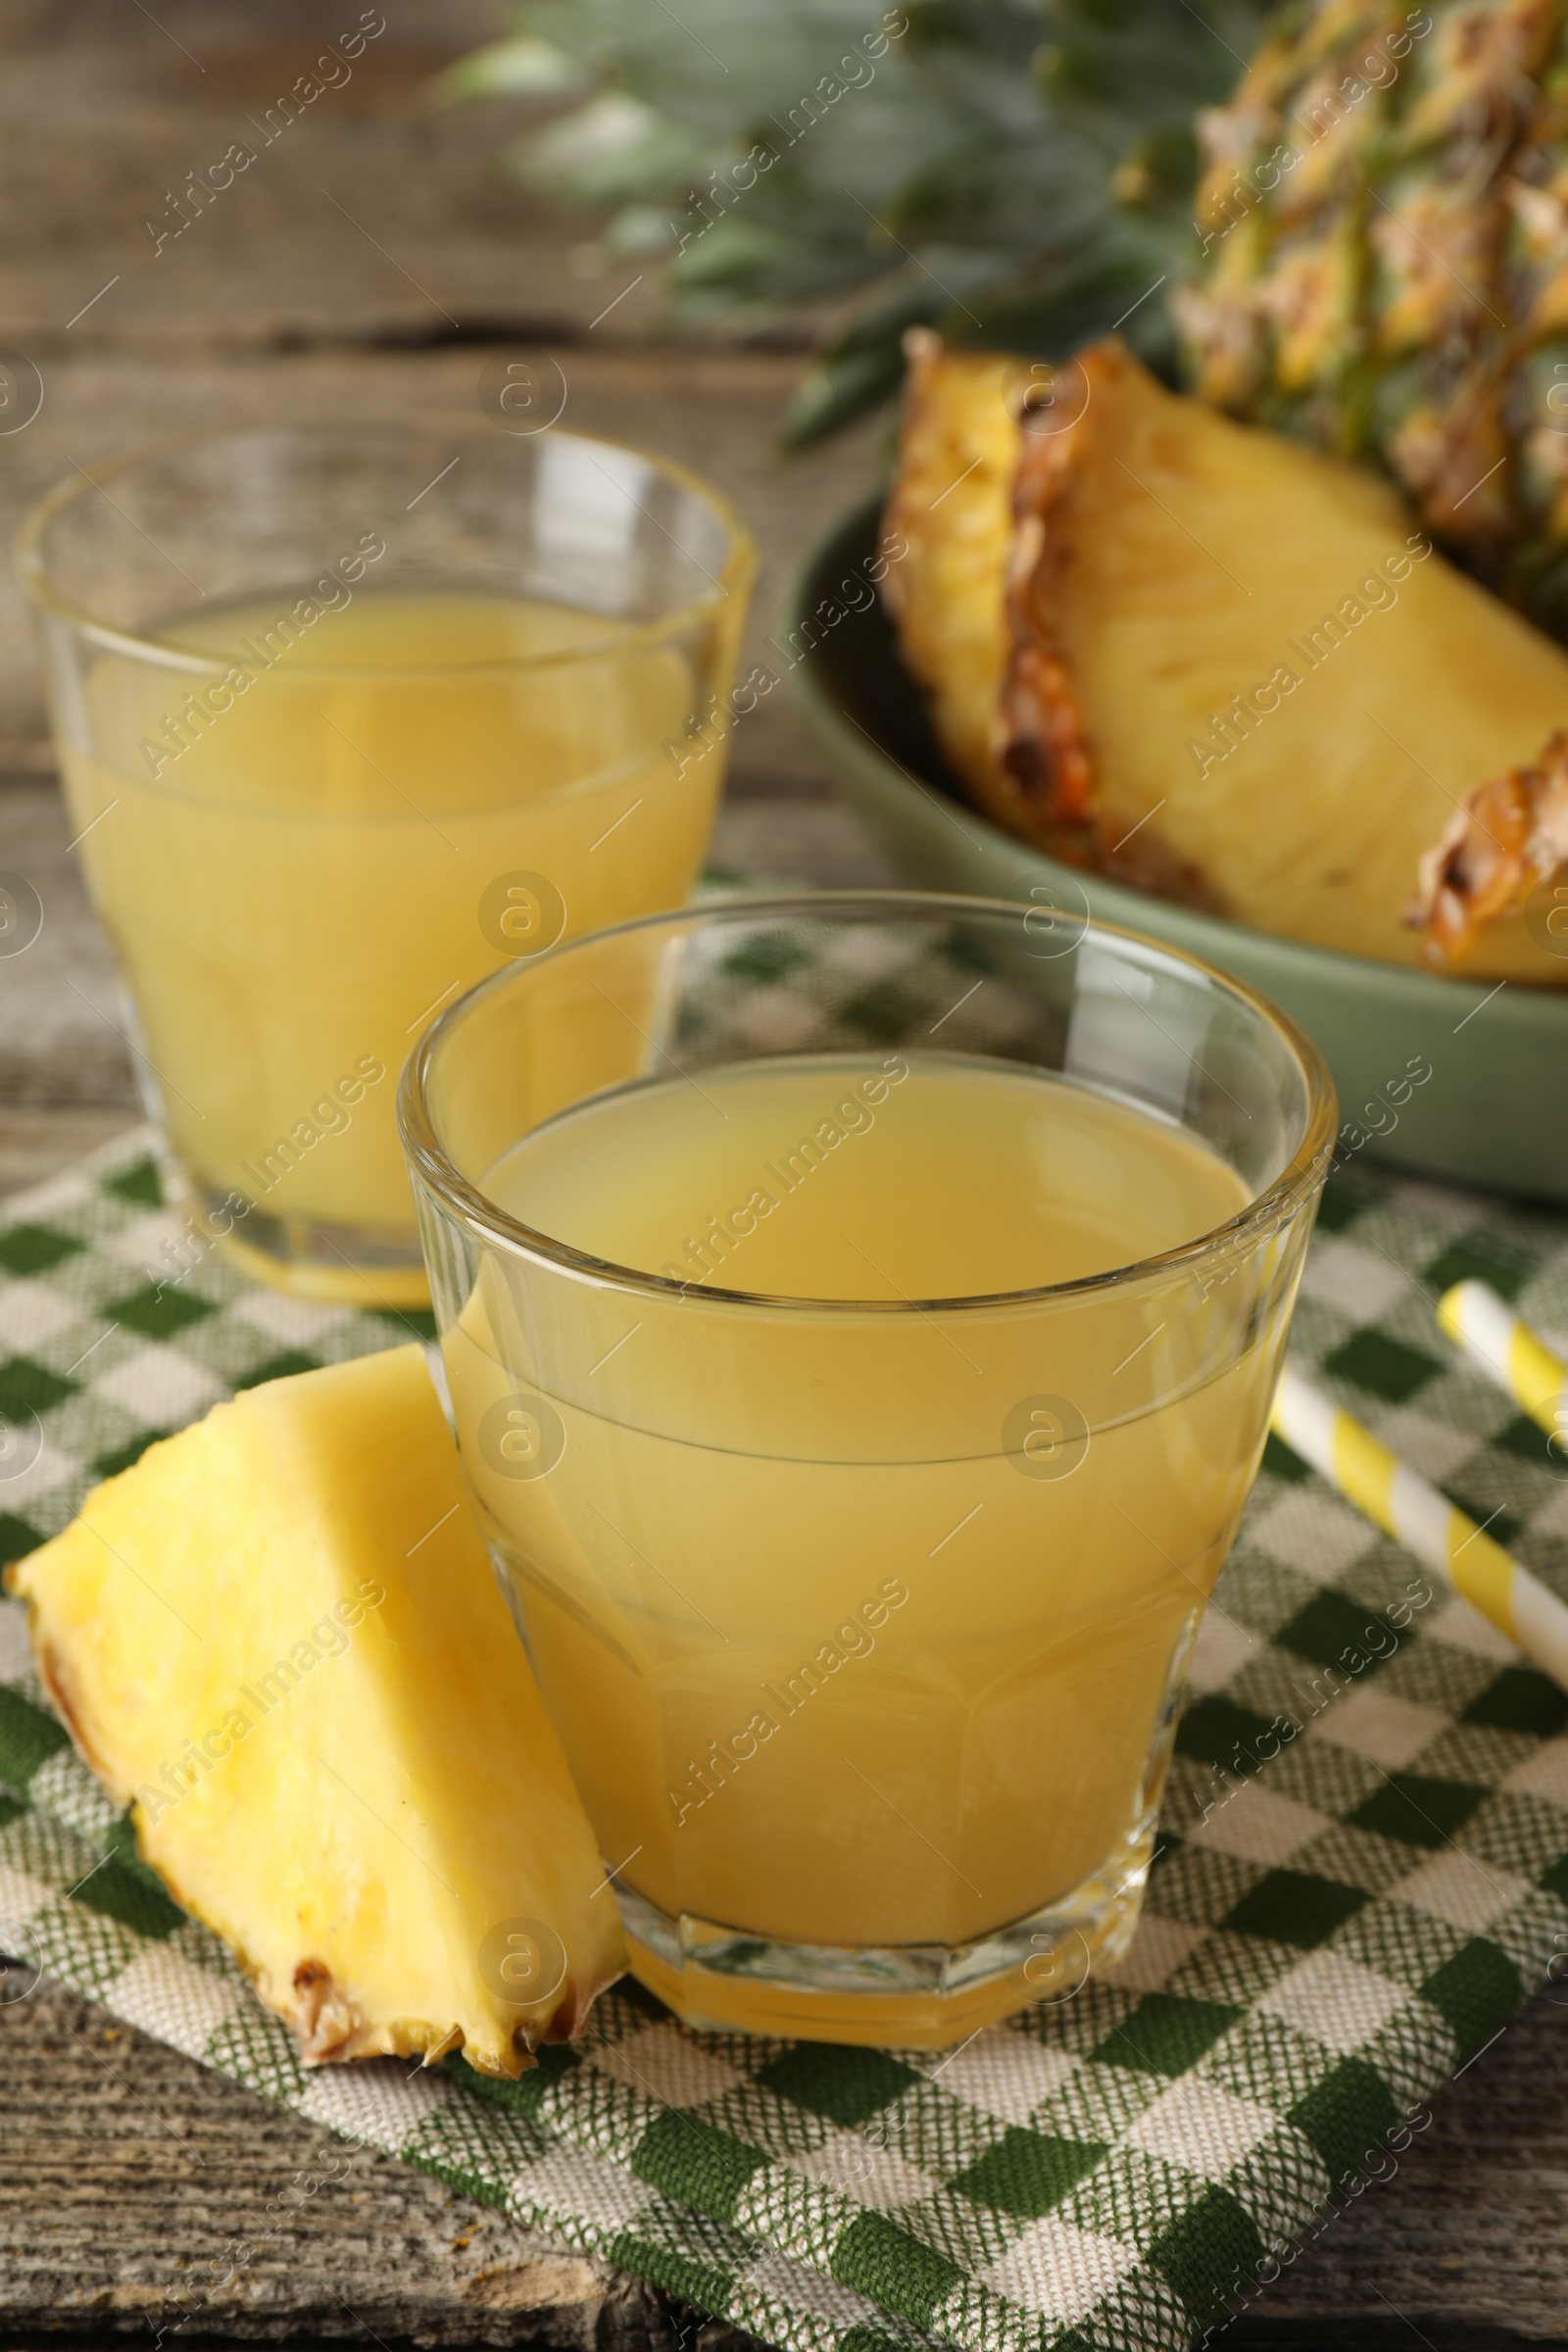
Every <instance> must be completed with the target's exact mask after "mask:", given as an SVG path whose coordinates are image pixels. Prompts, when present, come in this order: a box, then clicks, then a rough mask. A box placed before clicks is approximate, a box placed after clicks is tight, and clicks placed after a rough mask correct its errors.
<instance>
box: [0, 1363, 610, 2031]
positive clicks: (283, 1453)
mask: <svg viewBox="0 0 1568 2352" xmlns="http://www.w3.org/2000/svg"><path fill="white" fill-rule="evenodd" d="M11 1581H12V1585H13V1588H14V1590H15V1591H16V1592H18V1593H21V1594H22V1595H23V1596H24V1597H25V1600H26V1601H27V1603H28V1605H29V1608H30V1612H31V1622H32V1632H33V1641H34V1643H35V1646H36V1649H37V1653H38V1658H39V1663H40V1666H41V1668H42V1672H43V1675H44V1678H45V1681H46V1682H47V1684H48V1687H49V1689H50V1691H51V1692H52V1693H53V1695H54V1697H55V1699H56V1701H57V1703H58V1704H59V1707H60V1709H61V1712H62V1714H63V1715H64V1716H65V1718H66V1721H67V1722H68V1723H69V1724H70V1726H71V1728H72V1731H73V1734H74V1737H75V1740H76V1744H77V1746H78V1747H79V1748H80V1750H81V1752H82V1754H83V1756H84V1757H85V1758H86V1760H87V1762H88V1764H89V1765H91V1767H92V1768H93V1770H94V1771H95V1772H96V1773H98V1775H99V1776H100V1778H101V1779H102V1780H103V1781H104V1782H105V1783H106V1785H107V1786H108V1788H109V1789H110V1791H111V1793H112V1794H113V1795H114V1796H115V1797H116V1798H117V1799H118V1800H119V1801H120V1802H121V1803H128V1802H130V1801H131V1800H132V1799H134V1803H135V1820H136V1828H137V1836H138V1842H139V1845H140V1849H141V1852H142V1854H143V1855H144V1857H145V1858H146V1860H147V1861H148V1862H150V1863H151V1864H152V1866H153V1868H154V1869H155V1870H157V1871H158V1873H159V1875H160V1876H161V1877H162V1878H163V1879H164V1880H165V1882H166V1883H167V1885H168V1886H169V1887H170V1889H171V1891H172V1894H173V1895H174V1897H175V1899H176V1900H177V1901H178V1902H180V1903H182V1904H183V1905H184V1906H185V1907H186V1909H187V1910H190V1911H193V1912H194V1913H195V1914H196V1915H197V1917H198V1918H201V1919H204V1920H205V1921H206V1922H207V1924H208V1925H209V1926H210V1927H211V1928H213V1929H215V1930H216V1931H217V1933H218V1934H219V1935H220V1936H222V1938H223V1940H224V1941H225V1942H226V1943H228V1944H230V1945H231V1946H232V1947H233V1949H234V1950H235V1952H236V1953H237V1954H238V1956H239V1958H240V1960H241V1961H242V1963H243V1964H244V1966H245V1967H246V1968H247V1969H248V1970H249V1971H250V1973H251V1974H252V1975H253V1976H254V1978H255V1980H256V1984H257V1987H258V1989H259V1991H260V1992H261V1995H262V1998H263V1999H264V2000H265V2001H267V2002H268V2004H269V2005H270V2007H271V2008H273V2009H275V2010H276V2011H277V2012H278V2014H279V2015H280V2016H282V2017H284V2018H287V2019H288V2021H289V2022H290V2024H291V2025H293V2026H294V2027H295V2029H296V2030H297V2032H298V2034H299V2035H300V2038H301V2041H302V2043H303V2045H304V2048H305V2052H306V2055H307V2057H308V2058H311V2059H317V2060H319V2059H329V2058H360V2057H367V2056H369V2055H371V2054H373V2053H377V2052H385V2053H391V2054H394V2055H397V2056H405V2055H413V2054H416V2053H420V2054H422V2055H423V2056H424V2058H425V2060H426V2062H427V2063H429V2062H431V2061H433V2060H434V2059H436V2058H437V2057H440V2056H442V2055H443V2054H444V2053H445V2052H447V2051H448V2050H452V2049H457V2048H460V2047H461V2048H462V2050H463V2051H464V2054H465V2056H466V2058H467V2059H468V2061H469V2063H470V2064H471V2065H473V2066H475V2067H477V2068H479V2069H480V2070H481V2071H482V2072H483V2073H485V2074H490V2075H500V2076H507V2077H513V2076H515V2075H517V2074H519V2073H520V2072H521V2071H522V2070H523V2069H524V2068H525V2067H528V2066H531V2065H532V2064H533V2063H534V2061H533V2060H532V2058H531V2057H530V2056H529V2054H528V2053H529V2052H530V2051H531V2049H532V2048H533V2047H534V2046H535V2045H536V2044H537V2043H538V2042H540V2041H545V2040H558V2039H562V2038H564V2036H565V2035H567V2034H573V2033H575V2032H576V2031H578V2029H579V2028H580V2027H581V2026H582V2024H583V2021H584V2019H585V2018H586V2016H587V2013H588V2008H589V2004H590V2003H591V2001H592V2000H593V1998H594V1995H595V1994H596V1993H597V1992H598V1991H599V1990H600V1989H601V1988H602V1987H603V1986H604V1985H608V1984H609V1983H611V1982H612V1980H613V1978H615V1977H616V1976H618V1975H619V1973H620V1971H621V1969H622V1967H623V1965H624V1958H623V1953H622V1948H621V1936H620V1924H619V1919H618V1916H617V1914H616V1910H615V1902H614V1896H613V1893H612V1892H609V1891H606V1890H605V1888H604V1886H603V1881H604V1870H603V1866H602V1864H601V1862H600V1859H599V1855H598V1850H597V1847H596V1846H595V1843H594V1838H593V1833H592V1831H591V1830H590V1829H589V1826H588V1822H587V1819H586V1817H585V1816H584V1814H583V1811H582V1808H581V1805H580V1804H579V1802H578V1799H577V1795H576V1791H575V1790H574V1789H573V1788H572V1785H571V1782H570V1780H569V1779H568V1777H567V1773H566V1766H565V1760H564V1757H563V1755H562V1752H561V1747H560V1744H559V1742H558V1740H557V1739H556V1735H555V1732H554V1730H553V1728H552V1726H551V1724H550V1722H549V1720H548V1718H547V1716H546V1715H545V1712H544V1708H543V1704H542V1702H541V1700H540V1697H539V1693H538V1691H537V1689H536V1688H535V1685H534V1681H533V1677H532V1674H531V1672H530V1669H529V1666H528V1661H527V1657H526V1655H525V1653H524V1651H523V1647H522V1643H521V1642H520V1641H519V1640H518V1638H517V1634H516V1632H515V1628H514V1625H513V1622H512V1619H511V1617H510V1616H509V1614H508V1611H507V1608H506V1604H505V1603H504V1601H503V1600H502V1598H501V1595H500V1593H499V1592H498V1590H497V1587H496V1584H495V1580H494V1578H493V1576H492V1574H491V1569H490V1563H489V1560H488V1558H487V1557H486V1554H485V1550H484V1547H483V1544H481V1542H480V1540H479V1536H478V1534H477V1532H476V1530H475V1527H474V1524H473V1521H472V1518H471V1517H470V1515H469V1511H468V1507H467V1502H466V1495H465V1493H464V1489H463V1482H462V1476H461V1473H460V1471H459V1467H458V1456H457V1451H456V1448H455V1447H454V1446H453V1444H452V1440H451V1437H450V1436H449V1434H448V1431H447V1426H446V1422H445V1420H444V1418H443V1416H442V1413H441V1408H440V1405H439V1404H438V1402H437V1400H436V1396H435V1392H434V1390H433V1388H432V1387H431V1384H430V1379H429V1375H428V1373H427V1371H426V1369H425V1364H424V1358H423V1354H422V1352H421V1350H420V1349H419V1348H417V1346H414V1347H408V1348H395V1349H393V1350H391V1351H389V1352H387V1353H385V1354H380V1355H368V1356H362V1357H360V1358H358V1359H357V1360H355V1361H353V1362H350V1363H344V1364H336V1365H333V1366H331V1367H330V1368H328V1369H327V1370H324V1371H319V1372H304V1373H300V1374H298V1375H296V1376H294V1377H293V1378H290V1379H286V1380H275V1381H270V1382H269V1383H267V1384H266V1385H265V1386H263V1387H260V1388H256V1389H251V1390H248V1391H246V1392H245V1393H244V1394H243V1395H241V1396H240V1397H237V1398H235V1400H234V1401H233V1402H232V1403H230V1404H220V1405H218V1406H216V1407H215V1408H214V1410H213V1411H212V1412H211V1413H209V1414H208V1416H207V1418H206V1420H205V1421H202V1422H200V1423H199V1424H198V1425H197V1426H196V1427H194V1428H192V1429H187V1430H185V1431H183V1432H182V1433H181V1434H180V1435H179V1436H178V1437H175V1438H170V1439H167V1440H166V1441H164V1442H163V1443H162V1444H160V1445H157V1446H152V1447H150V1448H149V1450H148V1451H147V1452H146V1453H144V1454H143V1455H142V1457H141V1459H140V1460H139V1461H138V1462H137V1463H136V1464H135V1465H134V1467H133V1468H131V1469H129V1470H126V1471H124V1472H123V1473H122V1475H121V1476H120V1477H118V1478H113V1479H110V1480H109V1481H108V1482H107V1483H106V1484H105V1485H103V1486H101V1487H98V1488H97V1489H95V1490H94V1492H93V1493H92V1494H91V1495H89V1496H88V1497H87V1500H86V1503H85V1504H84V1505H83V1508H82V1511H81V1513H80V1516H79V1517H78V1518H76V1519H75V1520H74V1521H73V1523H72V1525H71V1526H70V1527H68V1528H67V1529H66V1531H65V1533H64V1534H63V1535H60V1536H57V1537H56V1538H55V1539H54V1541H53V1542H52V1543H50V1544H45V1545H44V1546H43V1548H42V1549H41V1550H39V1551H35V1552H33V1553H32V1554H31V1555H30V1556H29V1557H27V1558H26V1559H25V1560H23V1561H21V1562H20V1563H19V1564H18V1566H17V1568H16V1569H15V1570H14V1571H13V1572H12V1578H11Z"/></svg>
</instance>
